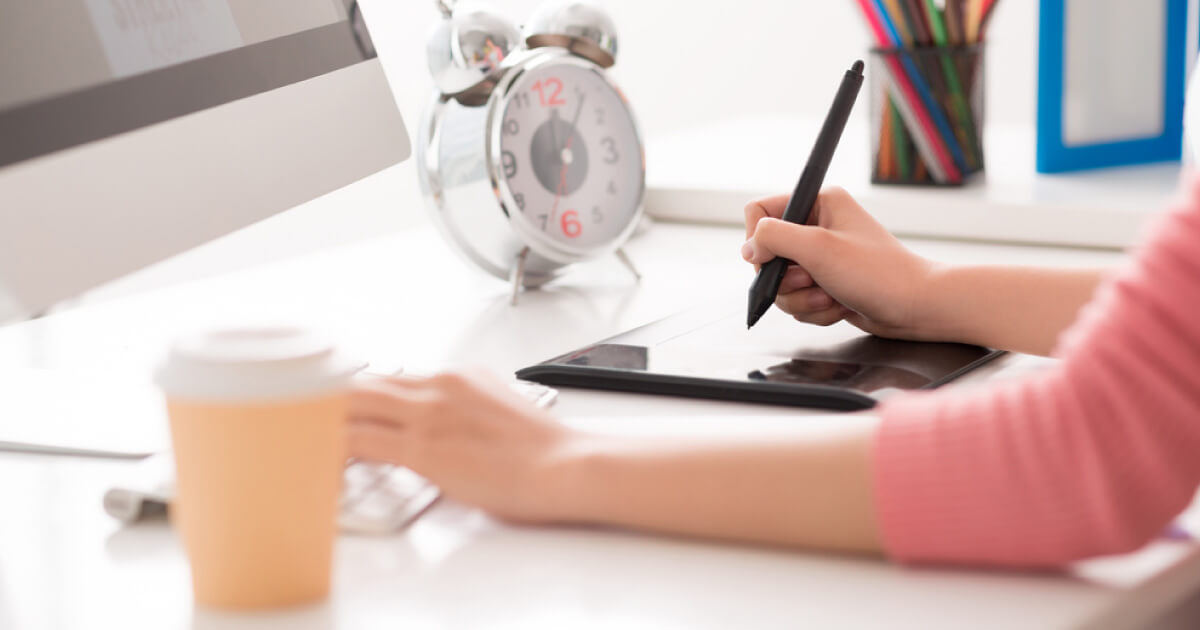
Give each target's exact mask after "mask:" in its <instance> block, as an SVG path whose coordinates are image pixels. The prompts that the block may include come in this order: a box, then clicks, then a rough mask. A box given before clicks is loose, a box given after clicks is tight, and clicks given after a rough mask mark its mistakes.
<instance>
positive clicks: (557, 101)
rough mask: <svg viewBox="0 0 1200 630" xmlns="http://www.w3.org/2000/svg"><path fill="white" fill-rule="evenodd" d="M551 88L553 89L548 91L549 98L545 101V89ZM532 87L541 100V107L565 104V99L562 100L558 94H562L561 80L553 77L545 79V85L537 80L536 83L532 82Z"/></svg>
mask: <svg viewBox="0 0 1200 630" xmlns="http://www.w3.org/2000/svg"><path fill="white" fill-rule="evenodd" d="M551 88H553V90H554V91H553V92H550V100H549V101H547V100H546V90H549V89H551ZM533 89H534V90H537V93H538V100H539V101H541V103H542V106H543V107H545V106H546V105H551V106H553V105H566V104H567V102H566V101H564V100H563V99H562V98H560V97H559V95H560V94H562V90H563V84H562V81H561V80H559V79H553V78H552V79H546V82H545V85H543V84H542V82H541V81H538V82H537V83H534V84H533Z"/></svg>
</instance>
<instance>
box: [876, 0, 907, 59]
mask: <svg viewBox="0 0 1200 630" xmlns="http://www.w3.org/2000/svg"><path fill="white" fill-rule="evenodd" d="M883 4H884V5H886V6H881V7H880V10H881V11H883V12H884V13H885V14H886V15H887V19H888V20H889V21H890V22H891V23H892V25H893V28H894V29H895V30H896V35H897V36H898V39H899V41H900V42H901V44H900V45H902V46H904V47H905V48H911V47H912V45H913V36H912V32H910V31H909V30H908V21H907V20H905V19H903V18H904V14H903V13H902V12H901V10H900V0H883Z"/></svg>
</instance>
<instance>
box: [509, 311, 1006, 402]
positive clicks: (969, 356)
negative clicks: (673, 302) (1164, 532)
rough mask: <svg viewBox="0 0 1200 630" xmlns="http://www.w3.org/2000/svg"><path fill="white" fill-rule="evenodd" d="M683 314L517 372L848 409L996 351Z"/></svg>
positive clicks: (771, 319)
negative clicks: (754, 324) (750, 326)
mask: <svg viewBox="0 0 1200 630" xmlns="http://www.w3.org/2000/svg"><path fill="white" fill-rule="evenodd" d="M745 317H746V314H745V312H742V311H741V310H738V311H733V310H728V309H724V310H716V309H712V308H704V309H697V310H693V311H688V312H685V313H681V314H679V315H675V316H672V317H668V318H666V319H662V320H659V321H657V322H654V323H651V324H647V325H645V326H642V327H641V328H635V329H633V330H631V331H629V332H626V333H622V334H620V335H617V336H616V337H612V338H610V339H606V340H604V341H601V342H599V343H597V344H595V345H591V346H588V347H586V348H582V349H579V350H576V351H574V352H569V353H567V354H564V355H562V356H560V357H556V358H553V359H550V360H549V361H546V362H545V363H541V364H538V365H534V366H531V367H527V368H524V369H522V370H519V371H518V372H517V377H518V378H522V379H526V380H530V381H535V382H538V383H543V384H546V385H557V386H564V387H582V388H588V389H604V390H615V391H626V392H639V393H646V394H664V395H674V396H687V397H694V398H712V399H720V400H735V401H742V402H757V403H769V404H777V405H793V406H802V407H820V408H824V409H837V410H852V409H866V408H869V407H873V406H874V405H875V404H876V403H877V402H878V401H879V400H880V399H881V398H882V397H884V396H886V395H888V394H890V393H894V392H896V391H897V390H916V389H929V388H933V387H937V386H938V385H941V384H943V383H946V382H947V381H950V380H953V379H954V378H957V377H958V376H960V375H962V374H965V373H966V372H968V371H970V370H972V369H975V368H976V367H978V366H980V365H983V364H984V363H986V362H988V361H990V360H992V359H994V358H996V357H998V356H1000V355H1001V354H1003V352H1002V351H997V350H991V349H989V348H982V347H979V346H970V345H965V344H957V343H926V342H918V341H896V340H892V339H883V338H881V337H875V336H873V335H868V334H866V333H864V332H862V331H861V330H859V329H857V328H855V327H853V326H851V325H850V324H848V323H846V322H840V323H838V324H835V325H833V326H829V327H820V326H813V325H810V324H803V323H800V322H797V321H795V320H794V319H792V318H791V317H789V316H788V315H787V314H786V313H783V312H782V311H779V310H778V309H772V310H771V311H770V312H768V313H767V315H766V316H764V317H763V318H762V320H761V321H760V322H759V323H758V325H756V326H755V327H754V328H753V329H751V330H746V324H745Z"/></svg>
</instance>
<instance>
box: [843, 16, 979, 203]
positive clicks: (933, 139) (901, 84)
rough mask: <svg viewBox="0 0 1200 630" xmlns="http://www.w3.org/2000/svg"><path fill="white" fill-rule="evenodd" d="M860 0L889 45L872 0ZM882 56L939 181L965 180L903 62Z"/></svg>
mask: <svg viewBox="0 0 1200 630" xmlns="http://www.w3.org/2000/svg"><path fill="white" fill-rule="evenodd" d="M857 1H858V5H859V8H860V9H861V10H862V13H863V16H864V17H865V18H866V20H867V26H868V27H869V28H870V30H871V33H872V35H873V36H874V37H875V40H876V42H878V43H879V45H880V46H885V47H887V46H888V39H887V35H886V34H885V33H884V31H883V26H882V24H880V19H879V16H878V14H876V13H875V8H874V6H873V5H872V4H871V0H857ZM882 59H883V65H881V66H880V67H879V70H880V72H881V73H882V74H883V76H884V79H885V80H886V83H887V85H888V87H889V89H890V91H891V93H892V95H893V97H894V98H895V102H896V107H898V108H899V109H900V114H901V116H902V117H903V118H904V121H905V123H906V124H907V125H908V128H909V130H910V131H911V132H912V136H913V140H914V142H916V144H917V148H918V149H919V150H920V151H921V152H922V154H923V155H924V156H925V161H926V164H927V165H928V167H929V171H930V173H931V174H932V175H933V177H934V179H936V180H937V181H938V182H943V183H946V182H948V183H957V182H958V181H961V178H962V175H961V172H960V171H959V170H958V169H957V167H955V165H954V161H953V160H951V159H950V155H949V153H947V151H946V148H945V147H944V146H942V144H941V143H940V142H939V141H938V139H937V132H935V131H934V128H933V123H932V122H931V121H930V120H929V116H928V114H926V113H925V111H924V110H923V109H922V108H921V105H920V99H918V98H917V96H916V92H915V91H914V90H913V87H912V85H911V84H910V83H909V82H908V81H907V80H906V78H905V76H904V73H903V69H902V68H901V66H900V63H899V62H898V61H897V60H896V59H895V57H894V56H892V55H888V54H884V55H883V56H882Z"/></svg>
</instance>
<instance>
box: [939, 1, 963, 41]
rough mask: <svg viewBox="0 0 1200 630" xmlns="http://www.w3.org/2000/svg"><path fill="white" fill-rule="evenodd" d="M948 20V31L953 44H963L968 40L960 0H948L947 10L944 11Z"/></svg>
mask: <svg viewBox="0 0 1200 630" xmlns="http://www.w3.org/2000/svg"><path fill="white" fill-rule="evenodd" d="M943 15H944V16H945V20H946V32H947V33H948V34H949V36H950V45H951V46H962V45H963V43H964V42H965V41H966V37H965V36H964V33H963V27H962V12H961V11H960V10H959V4H958V0H946V10H945V12H944V13H943Z"/></svg>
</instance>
